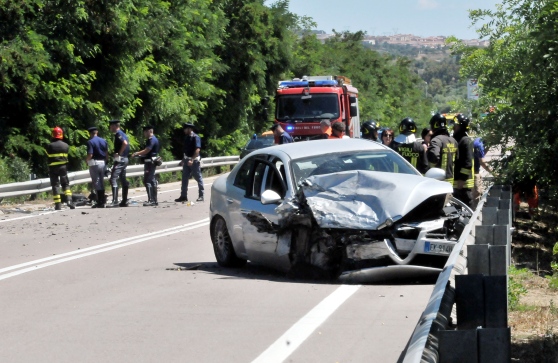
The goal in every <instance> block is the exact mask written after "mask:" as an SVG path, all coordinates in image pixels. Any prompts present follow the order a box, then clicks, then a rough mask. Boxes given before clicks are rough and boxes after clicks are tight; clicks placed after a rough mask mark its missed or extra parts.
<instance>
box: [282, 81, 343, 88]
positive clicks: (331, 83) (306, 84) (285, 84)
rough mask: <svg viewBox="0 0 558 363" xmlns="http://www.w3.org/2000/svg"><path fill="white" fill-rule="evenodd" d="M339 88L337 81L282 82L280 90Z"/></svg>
mask: <svg viewBox="0 0 558 363" xmlns="http://www.w3.org/2000/svg"><path fill="white" fill-rule="evenodd" d="M335 86H338V83H337V81H336V80H327V81H281V82H279V88H297V87H335Z"/></svg>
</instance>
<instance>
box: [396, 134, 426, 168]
mask: <svg viewBox="0 0 558 363" xmlns="http://www.w3.org/2000/svg"><path fill="white" fill-rule="evenodd" d="M396 150H397V152H398V153H399V155H401V156H402V157H403V158H404V159H405V160H407V161H408V162H409V163H410V164H411V165H412V166H414V167H415V169H417V170H418V171H420V173H421V174H424V173H426V171H427V170H428V160H427V159H426V150H424V146H422V142H420V141H415V142H412V143H407V144H399V145H397V146H396Z"/></svg>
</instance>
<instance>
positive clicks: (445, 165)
mask: <svg viewBox="0 0 558 363" xmlns="http://www.w3.org/2000/svg"><path fill="white" fill-rule="evenodd" d="M430 128H431V129H432V141H431V142H430V146H429V147H428V151H427V157H428V162H429V166H430V167H431V168H440V169H443V170H444V171H445V172H446V179H445V181H447V182H448V183H451V184H452V185H453V161H454V159H455V158H456V157H459V150H458V148H457V142H456V141H455V139H454V138H453V137H451V136H449V133H448V129H447V120H446V117H445V116H444V115H441V114H439V113H437V114H435V115H434V116H432V118H431V119H430Z"/></svg>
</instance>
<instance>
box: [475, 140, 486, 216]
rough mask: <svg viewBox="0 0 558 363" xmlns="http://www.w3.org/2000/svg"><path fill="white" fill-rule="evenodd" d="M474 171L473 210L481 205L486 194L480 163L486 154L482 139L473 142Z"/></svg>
mask: <svg viewBox="0 0 558 363" xmlns="http://www.w3.org/2000/svg"><path fill="white" fill-rule="evenodd" d="M473 155H474V162H473V171H474V179H475V182H474V186H473V208H474V209H476V208H477V205H478V203H479V200H480V197H481V195H482V194H483V192H484V187H483V185H482V177H481V175H480V167H481V165H480V161H481V159H484V157H485V156H486V153H485V151H484V143H483V142H482V139H481V138H480V137H477V138H476V139H475V140H474V141H473Z"/></svg>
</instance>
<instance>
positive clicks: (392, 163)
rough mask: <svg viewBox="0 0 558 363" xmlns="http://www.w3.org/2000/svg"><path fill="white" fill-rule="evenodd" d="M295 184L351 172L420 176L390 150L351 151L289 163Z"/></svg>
mask: <svg viewBox="0 0 558 363" xmlns="http://www.w3.org/2000/svg"><path fill="white" fill-rule="evenodd" d="M291 165H292V168H293V174H294V177H295V180H296V182H299V181H300V180H303V179H306V178H308V177H309V176H313V175H322V174H331V173H339V172H343V171H352V170H371V171H380V172H386V173H399V174H412V175H420V173H419V172H418V171H416V170H414V169H413V168H412V167H411V166H410V165H409V164H407V163H406V162H405V160H404V159H403V158H401V157H400V156H399V155H397V154H396V153H395V152H393V151H390V150H378V151H362V150H358V151H352V152H343V153H334V154H326V155H317V156H312V157H308V158H303V159H295V160H293V161H292V162H291Z"/></svg>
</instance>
